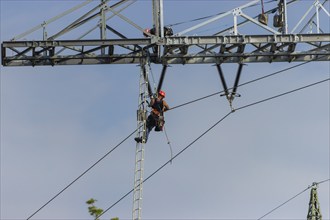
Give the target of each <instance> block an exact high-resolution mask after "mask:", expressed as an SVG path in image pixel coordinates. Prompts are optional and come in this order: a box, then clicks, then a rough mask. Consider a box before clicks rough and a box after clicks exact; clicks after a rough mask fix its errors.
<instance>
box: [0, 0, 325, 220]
mask: <svg viewBox="0 0 330 220" xmlns="http://www.w3.org/2000/svg"><path fill="white" fill-rule="evenodd" d="M78 2H81V1H41V0H40V1H30V0H27V1H3V0H1V41H5V40H9V39H11V38H12V37H13V36H16V35H18V34H20V33H22V32H24V31H25V30H28V29H29V28H32V27H33V26H35V25H37V24H40V23H42V22H43V21H44V20H47V19H49V18H51V17H53V16H56V15H57V14H59V13H61V12H63V11H64V10H66V9H68V8H70V7H73V6H74V5H76V4H77V3H78ZM205 2H207V4H205ZM246 2H247V1H189V2H188V1H165V3H164V8H165V15H164V20H165V23H166V24H173V23H176V22H180V21H186V20H190V19H193V18H198V17H202V16H207V15H213V14H216V13H219V12H223V11H227V10H229V9H232V8H235V7H238V6H240V5H242V4H245V3H246ZM311 2H312V1H303V2H301V3H297V6H296V7H295V8H293V9H290V10H291V12H292V11H295V12H297V13H296V14H301V15H302V14H303V13H304V12H305V11H304V10H305V9H306V8H308V6H309V5H310V4H311ZM300 4H301V5H300ZM94 5H95V4H94ZM90 7H92V6H90ZM266 7H268V5H266ZM326 7H327V9H328V10H329V4H327V5H326ZM266 9H267V8H266ZM253 10H256V11H258V10H259V9H253V8H252V9H251V11H252V12H253ZM32 11H38V13H34V12H33V13H32ZM289 12H290V11H289ZM298 12H301V13H298ZM170 13H171V15H170ZM290 14H292V13H290ZM125 15H126V16H127V17H129V18H130V19H132V20H134V21H135V22H136V23H137V24H139V25H141V26H144V25H145V26H146V27H147V26H150V24H151V20H150V19H151V4H150V1H138V2H137V3H135V4H133V5H132V6H131V7H129V8H128V9H127V11H125ZM297 19H298V18H297V17H296V16H292V20H295V21H296V20H297ZM70 21H72V20H70V18H63V19H61V20H60V21H59V23H58V24H55V26H54V27H52V26H50V27H49V34H51V33H55V32H56V31H58V30H59V28H60V27H63V25H64V24H68V23H69V22H70ZM321 21H322V23H323V24H325V26H324V27H323V28H324V29H325V30H327V31H326V32H327V33H329V19H328V18H327V17H325V16H323V17H322V20H321ZM111 22H113V23H111ZM117 22H118V23H117ZM119 22H120V20H119V19H117V20H114V21H112V20H110V21H109V24H114V25H119V24H120V28H122V29H121V30H122V31H123V32H124V33H125V34H127V35H128V36H129V37H142V36H141V35H140V33H138V31H136V30H135V29H134V28H132V27H131V26H129V25H127V24H126V26H125V25H124V24H123V25H121V23H119ZM193 24H195V23H193ZM193 24H191V23H187V24H184V25H183V26H174V27H173V29H174V32H179V31H181V30H183V29H184V28H186V27H188V26H189V25H190V26H191V25H193ZM229 24H231V23H229ZM229 24H228V23H226V22H225V21H223V22H220V23H215V24H212V26H211V27H208V28H206V29H205V30H204V31H200V32H196V33H191V34H196V35H200V34H208V31H210V32H212V31H213V32H214V31H215V30H217V29H215V28H218V26H220V27H226V26H229ZM290 25H291V26H290ZM292 26H293V24H291V23H290V24H289V28H290V27H292ZM248 28H249V27H246V29H245V28H243V29H242V32H244V33H245V34H247V33H249V31H250V30H252V31H253V33H256V32H258V29H257V28H256V29H248ZM250 34H251V33H250ZM38 38H41V35H37V34H36V35H33V36H28V37H26V39H38ZM296 64H298V63H291V64H289V63H272V64H268V63H266V64H248V65H246V66H244V69H243V73H242V77H241V82H242V83H244V82H247V81H250V80H253V79H256V78H259V77H261V76H265V75H268V74H271V73H273V72H276V71H278V70H281V69H284V68H287V67H290V66H294V65H296ZM223 69H224V72H225V74H226V79H227V80H228V84H229V85H231V84H232V83H233V82H234V73H236V69H237V65H236V64H227V65H224V66H223ZM139 71H140V70H139V67H138V66H136V65H100V66H97V65H94V66H61V67H59V66H55V67H3V66H1V219H26V218H28V217H29V216H30V215H31V214H32V213H33V212H35V211H36V210H37V209H39V208H40V207H41V206H42V205H43V204H44V203H45V202H47V201H48V200H49V199H51V198H52V197H53V196H54V195H55V194H57V193H58V192H59V191H61V190H62V189H63V188H64V187H66V186H67V185H68V184H69V183H70V182H71V181H73V180H74V179H75V178H76V177H78V176H79V175H80V174H81V173H82V172H84V171H85V170H86V169H87V168H89V167H90V166H91V165H92V164H93V163H95V162H96V161H97V160H98V159H99V158H101V157H102V156H103V155H104V154H106V153H107V152H108V151H109V150H110V149H111V148H113V147H114V146H115V145H117V144H118V143H119V142H120V141H121V140H122V139H123V138H125V137H126V136H127V135H129V134H130V133H131V132H132V131H134V130H135V129H136V117H135V116H136V109H137V104H138V86H139V85H138V82H139ZM152 72H153V74H154V77H155V79H156V81H157V80H158V78H159V75H160V72H161V67H160V66H157V65H152ZM329 74H330V67H329V62H315V63H309V64H306V65H303V66H301V67H297V68H294V69H292V70H289V71H286V72H284V73H281V74H278V75H276V76H273V77H269V78H267V79H264V80H261V81H258V82H255V83H251V84H248V85H246V86H242V87H239V88H238V92H239V93H240V94H241V97H240V98H236V99H235V100H234V107H236V108H239V107H240V106H244V105H247V104H250V103H253V102H255V101H259V100H262V99H265V98H268V97H272V96H274V95H278V94H280V93H283V92H286V91H289V90H292V89H295V88H299V87H302V86H305V85H308V84H311V83H314V82H317V81H320V80H323V79H326V78H329ZM156 83H157V82H156ZM163 89H164V90H165V91H166V94H167V97H166V100H167V102H168V103H169V105H170V106H177V105H180V104H182V103H185V102H187V101H190V100H193V99H196V98H199V97H202V96H206V95H209V94H212V93H214V92H218V91H221V90H222V88H221V83H220V80H219V76H218V74H217V70H216V68H215V67H214V66H212V65H209V64H205V65H172V66H171V67H169V68H168V71H167V75H166V78H165V82H164V84H163ZM229 111H230V108H229V105H228V102H227V100H226V99H225V98H224V97H220V96H218V95H217V96H213V97H211V98H208V99H205V100H202V101H199V102H196V103H194V104H190V105H186V106H183V107H181V108H177V109H175V110H173V111H169V112H168V113H167V114H166V130H167V133H168V135H169V138H170V140H171V144H172V147H173V153H174V154H176V153H178V152H179V151H181V150H182V149H183V148H185V147H186V146H187V145H188V144H190V143H191V142H192V141H193V140H195V139H196V138H197V137H198V136H199V135H200V134H202V133H203V132H204V131H205V130H207V129H208V128H209V127H210V126H212V125H213V124H214V123H215V122H217V121H218V120H219V119H221V118H222V117H223V116H225V115H226V114H227V113H228V112H229ZM329 124H330V119H329V82H326V83H322V84H319V85H317V86H313V87H310V88H307V89H304V90H301V91H298V92H295V93H292V94H289V95H286V96H283V97H280V98H277V99H273V100H270V101H268V102H265V103H262V104H258V105H255V106H251V107H249V108H246V109H242V110H239V111H237V112H235V113H233V114H231V115H230V116H229V117H227V118H226V119H225V120H224V121H223V122H221V123H220V124H219V125H218V126H216V127H215V128H214V129H212V130H211V131H210V132H209V133H207V134H206V135H205V136H204V137H203V138H201V139H200V140H199V141H197V142H196V143H195V144H193V145H192V146H191V147H189V148H188V149H187V150H186V151H185V152H184V153H182V154H181V155H180V156H178V157H177V158H176V159H175V160H174V161H173V163H172V165H167V166H166V167H164V168H163V169H162V170H161V171H160V172H158V173H157V174H156V175H155V176H153V177H152V178H151V179H150V180H149V181H148V182H146V183H145V184H144V198H143V212H142V216H143V218H145V219H192V218H194V219H258V218H260V217H261V216H263V215H264V214H266V213H267V212H269V211H270V210H272V209H273V208H275V207H276V206H278V205H280V204H281V203H283V202H285V201H286V200H288V199H290V198H291V197H293V196H294V195H296V194H297V193H299V192H301V191H303V190H304V189H306V188H307V187H308V186H309V185H311V184H312V183H313V182H319V181H322V180H326V179H329V176H330V174H329V172H330V169H329V165H330V164H329V159H330V156H329V154H330V148H329V133H330V131H329ZM134 154H135V142H134V139H133V137H132V138H130V139H129V140H127V141H126V142H125V143H124V144H122V145H121V146H120V147H119V148H118V149H116V150H115V151H114V152H113V153H111V154H110V155H109V156H108V157H107V158H105V159H104V160H102V161H101V162H100V163H99V164H98V165H97V166H95V167H94V168H93V169H92V170H90V171H89V172H88V173H87V174H86V175H84V176H83V177H82V178H81V179H79V180H78V181H77V182H76V183H74V184H73V185H72V186H71V187H69V188H68V189H67V190H66V191H65V192H63V193H62V194H61V195H60V196H58V197H57V198H56V199H55V200H54V201H52V202H51V203H50V204H49V205H47V206H46V207H45V208H43V209H42V210H41V211H40V212H38V213H37V214H36V215H35V216H34V217H33V218H32V219H91V217H90V216H89V214H88V211H87V206H86V204H85V201H87V200H88V199H89V198H95V199H97V200H98V202H97V203H96V205H97V206H99V207H101V208H104V209H106V208H108V207H109V206H110V205H112V204H113V203H114V202H116V201H117V200H118V199H119V198H120V197H121V196H123V195H124V194H126V193H127V192H128V191H129V190H131V188H132V187H133V177H134ZM169 158H170V152H169V147H168V145H167V142H166V138H165V135H164V134H163V133H155V132H153V133H151V136H150V140H149V141H148V144H147V146H146V161H145V177H147V176H148V175H150V174H151V173H152V172H154V171H155V170H156V169H158V167H160V166H161V165H162V164H164V163H165V162H166V161H168V160H169ZM318 193H319V200H320V205H321V211H322V214H323V219H329V207H330V201H329V200H330V197H329V194H330V192H329V181H328V182H325V183H323V184H321V185H320V186H319V188H318ZM132 200H133V199H132V195H130V196H128V197H127V198H125V199H124V200H123V201H121V202H120V203H118V204H117V205H116V206H115V207H114V208H113V209H111V210H110V211H109V212H107V213H106V214H105V215H104V216H103V217H102V218H104V219H109V218H110V217H114V216H118V217H119V218H120V219H130V218H131V209H132ZM308 202H309V190H308V191H306V192H304V193H303V194H301V195H300V196H299V197H297V198H295V199H294V200H292V201H290V202H289V203H288V204H286V205H284V206H283V207H281V208H280V209H278V210H276V211H274V212H273V213H271V214H270V215H268V216H266V217H265V218H264V219H305V218H306V215H307V210H308Z"/></svg>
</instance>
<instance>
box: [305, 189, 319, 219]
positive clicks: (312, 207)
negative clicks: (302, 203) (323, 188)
mask: <svg viewBox="0 0 330 220" xmlns="http://www.w3.org/2000/svg"><path fill="white" fill-rule="evenodd" d="M307 220H322V214H321V208H320V203H319V199H318V196H317V183H313V185H312V189H311V193H310V199H309V205H308V214H307Z"/></svg>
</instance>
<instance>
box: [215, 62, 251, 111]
mask: <svg viewBox="0 0 330 220" xmlns="http://www.w3.org/2000/svg"><path fill="white" fill-rule="evenodd" d="M243 65H244V64H242V63H240V64H239V66H238V69H237V73H236V78H235V83H234V86H233V87H232V88H231V92H230V89H228V87H227V83H226V79H225V76H224V74H223V71H222V68H221V66H220V64H216V67H217V70H218V73H219V76H220V80H221V83H222V87H223V89H224V94H222V95H220V96H226V98H227V100H228V102H229V105H230V108H231V110H232V111H235V109H234V107H233V101H234V99H235V97H241V95H240V94H238V93H237V87H238V83H239V80H240V77H241V73H242V69H243Z"/></svg>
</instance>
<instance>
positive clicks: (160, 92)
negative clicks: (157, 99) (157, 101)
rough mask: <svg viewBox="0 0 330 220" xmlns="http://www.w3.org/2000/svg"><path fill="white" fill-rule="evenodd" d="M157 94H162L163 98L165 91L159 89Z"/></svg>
mask: <svg viewBox="0 0 330 220" xmlns="http://www.w3.org/2000/svg"><path fill="white" fill-rule="evenodd" d="M158 94H159V95H161V96H163V97H164V98H165V92H164V91H163V90H160V91H159V92H158Z"/></svg>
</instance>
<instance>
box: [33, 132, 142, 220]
mask: <svg viewBox="0 0 330 220" xmlns="http://www.w3.org/2000/svg"><path fill="white" fill-rule="evenodd" d="M139 128H140V127H138V128H137V129H135V130H134V131H133V132H132V133H130V134H129V135H128V136H127V137H125V138H124V139H123V140H122V141H121V142H119V143H118V144H117V145H116V146H115V147H113V148H112V149H111V150H110V151H108V152H107V153H106V154H105V155H104V156H102V157H101V158H100V159H99V160H97V161H96V162H95V163H94V164H93V165H92V166H90V167H89V168H88V169H86V170H85V171H84V172H83V173H82V174H80V175H79V176H78V177H77V178H75V179H74V180H73V181H72V182H70V183H69V184H68V185H67V186H66V187H64V188H63V189H62V190H61V191H60V192H58V193H57V194H56V195H55V196H53V197H52V198H51V199H50V200H48V201H47V202H46V203H45V204H44V205H42V206H41V207H40V208H39V209H38V210H37V211H35V212H34V213H33V214H32V215H30V216H29V217H28V218H27V220H29V219H31V218H32V217H33V216H34V215H36V214H37V213H38V212H39V211H41V210H42V209H43V208H45V207H46V206H47V205H48V204H49V203H51V202H52V201H53V200H54V199H56V197H58V196H59V195H60V194H62V193H63V192H64V191H65V190H67V189H68V188H69V187H70V186H71V185H72V184H74V183H75V182H76V181H78V180H79V179H80V178H81V177H83V176H84V175H85V174H86V173H87V172H88V171H90V170H91V169H92V168H93V167H95V166H96V165H97V164H98V163H99V162H101V161H102V160H103V159H104V158H106V157H107V156H108V155H109V154H110V153H112V152H113V151H114V150H115V149H116V148H118V147H119V146H120V145H121V144H122V143H124V142H125V141H126V140H127V139H128V138H130V137H131V136H132V135H133V134H134V133H135V132H136V131H137V130H138V129H139Z"/></svg>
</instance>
